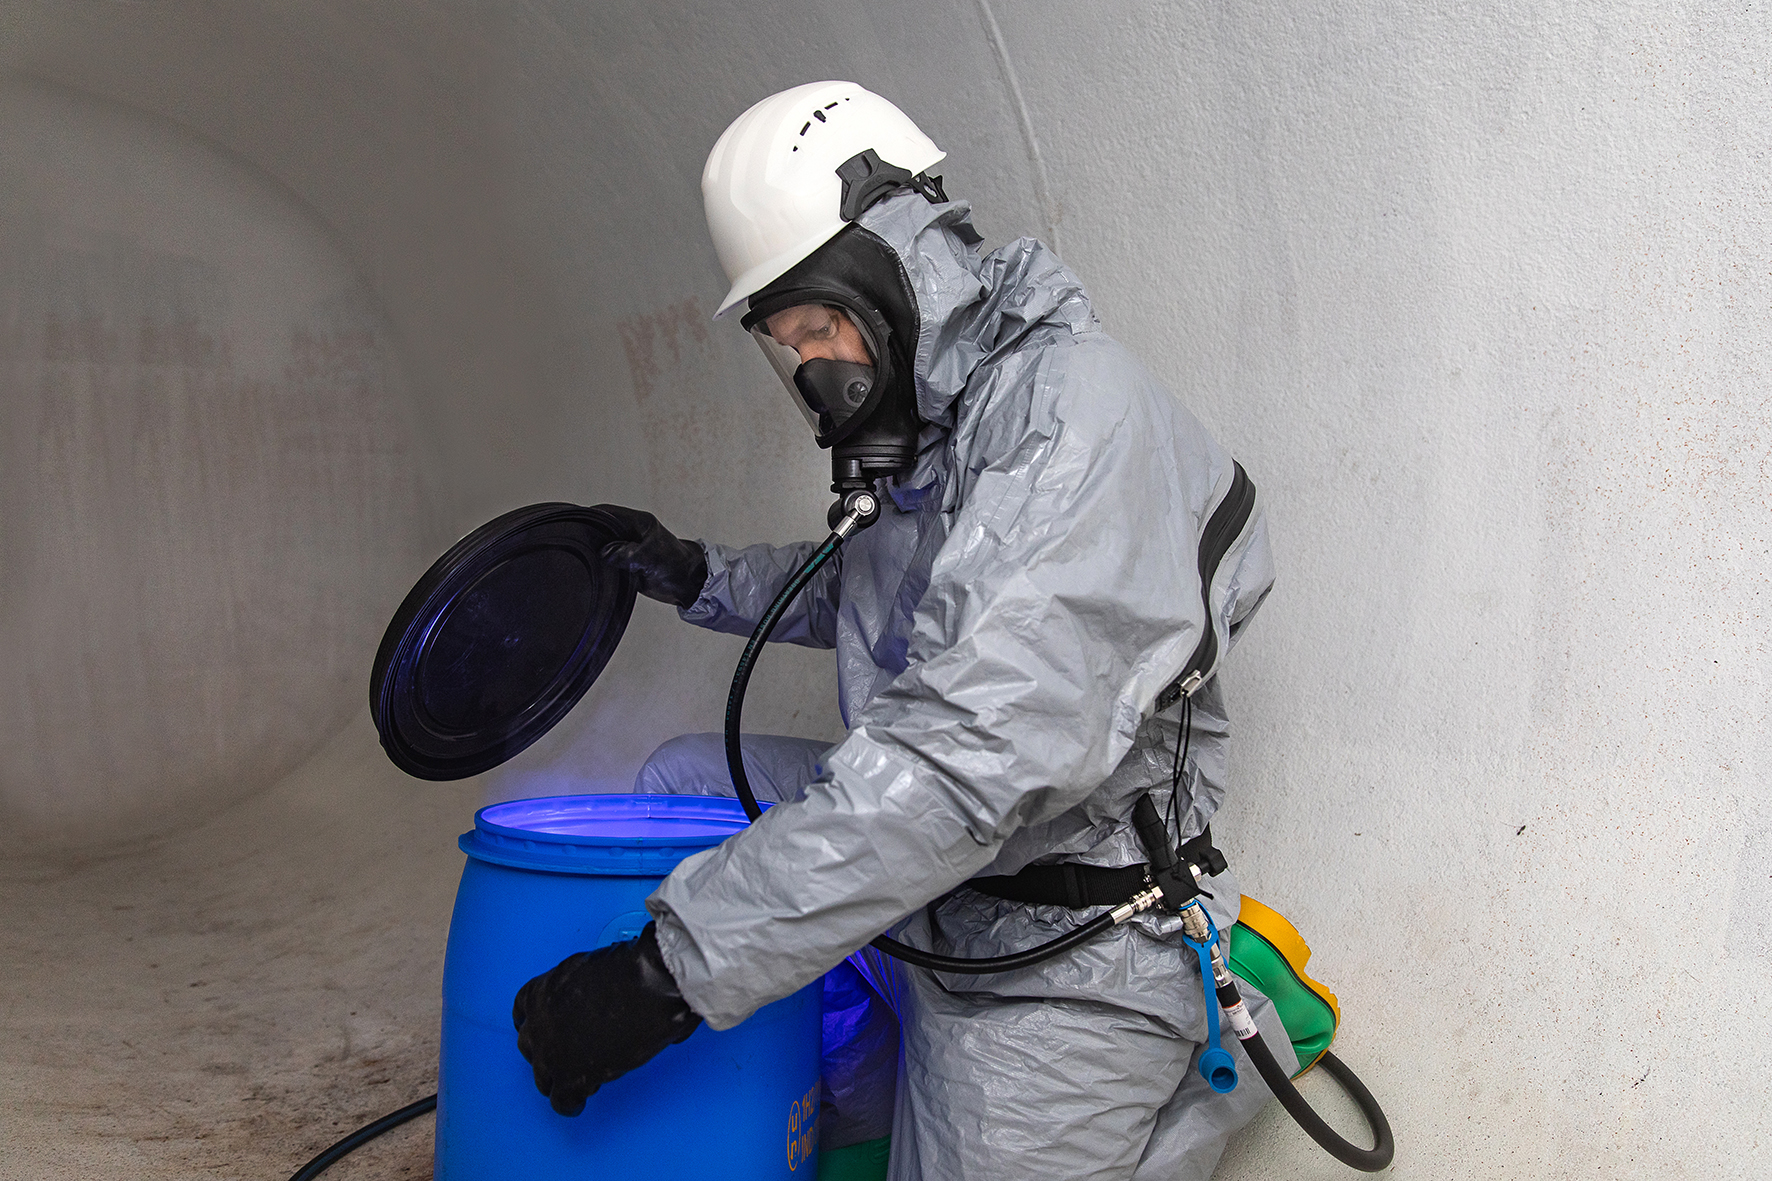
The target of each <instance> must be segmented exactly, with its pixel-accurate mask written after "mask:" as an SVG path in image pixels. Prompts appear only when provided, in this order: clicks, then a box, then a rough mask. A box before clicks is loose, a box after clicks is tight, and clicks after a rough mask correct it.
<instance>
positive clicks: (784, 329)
mask: <svg viewBox="0 0 1772 1181" xmlns="http://www.w3.org/2000/svg"><path fill="white" fill-rule="evenodd" d="M751 335H752V336H753V337H754V338H755V339H756V341H757V343H758V344H759V345H760V346H762V349H763V355H764V356H766V357H768V358H769V363H770V365H771V366H772V367H774V369H775V372H776V374H777V375H778V376H779V377H780V378H781V380H782V384H783V385H785V386H787V388H788V393H790V394H792V395H793V398H794V405H796V406H798V407H799V408H800V413H801V414H803V415H805V417H806V421H807V423H808V424H809V425H810V426H811V427H812V430H813V433H814V434H815V435H816V436H817V438H818V441H819V443H820V445H821V446H828V445H829V444H828V440H831V439H833V438H834V437H835V436H837V435H839V434H840V433H841V432H842V429H843V426H844V425H845V423H847V422H848V421H849V420H850V418H851V417H853V416H854V415H855V414H856V413H857V412H859V411H861V410H862V408H863V407H864V406H865V405H866V403H867V401H868V395H869V394H870V393H871V392H872V391H873V385H874V376H875V374H874V359H873V342H872V341H870V340H869V338H868V336H867V335H866V334H865V333H864V332H863V331H862V329H861V328H860V327H859V326H858V325H857V324H856V322H855V321H854V320H852V319H851V318H850V317H849V316H848V315H847V314H845V313H844V312H843V311H842V310H841V309H839V308H834V307H829V306H827V305H825V304H816V303H806V304H798V305H796V306H794V307H791V308H786V309H783V310H782V311H779V312H776V313H775V314H774V315H772V316H770V317H769V318H768V319H767V320H765V321H764V322H763V323H761V324H757V325H755V326H754V327H752V328H751Z"/></svg>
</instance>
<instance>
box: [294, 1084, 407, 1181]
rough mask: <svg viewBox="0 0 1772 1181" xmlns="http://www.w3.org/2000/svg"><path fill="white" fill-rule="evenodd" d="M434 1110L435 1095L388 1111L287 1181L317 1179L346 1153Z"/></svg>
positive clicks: (302, 1168)
mask: <svg viewBox="0 0 1772 1181" xmlns="http://www.w3.org/2000/svg"><path fill="white" fill-rule="evenodd" d="M436 1108H437V1097H436V1096H435V1095H427V1096H425V1097H424V1098H423V1099H420V1100H419V1101H418V1102H417V1103H409V1104H407V1105H406V1106H405V1107H402V1108H401V1109H400V1110H399V1111H390V1112H389V1113H388V1114H386V1115H384V1116H382V1117H381V1118H380V1119H378V1120H376V1121H375V1122H374V1123H370V1124H364V1125H363V1126H362V1127H360V1128H358V1129H357V1130H356V1131H355V1132H352V1133H351V1134H350V1135H349V1136H346V1137H345V1138H344V1139H343V1140H340V1141H339V1142H338V1143H337V1144H334V1145H333V1146H332V1147H331V1148H328V1149H327V1150H326V1151H325V1152H322V1153H321V1154H320V1155H319V1156H317V1157H315V1158H314V1159H313V1160H311V1161H309V1162H308V1163H307V1164H305V1165H303V1166H302V1167H301V1168H299V1169H297V1170H296V1171H295V1174H294V1175H293V1176H292V1177H290V1178H289V1181H314V1178H315V1177H318V1176H319V1175H320V1174H321V1173H323V1172H325V1171H326V1169H327V1167H328V1166H330V1165H331V1164H332V1163H333V1162H335V1161H337V1160H338V1159H339V1158H340V1157H342V1156H344V1155H345V1154H346V1153H347V1152H351V1151H354V1150H355V1149H358V1148H361V1147H363V1145H365V1144H367V1143H369V1142H370V1141H371V1140H373V1139H375V1138H376V1137H377V1136H379V1135H381V1134H382V1133H383V1132H386V1131H389V1130H391V1129H393V1128H397V1127H399V1126H400V1125H401V1124H403V1123H405V1122H406V1121H407V1120H409V1119H412V1118H414V1117H416V1116H421V1115H423V1114H424V1113H425V1112H427V1111H435V1110H436Z"/></svg>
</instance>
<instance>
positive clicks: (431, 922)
mask: <svg viewBox="0 0 1772 1181" xmlns="http://www.w3.org/2000/svg"><path fill="white" fill-rule="evenodd" d="M476 802H477V792H476V790H475V788H474V787H472V786H466V787H464V786H443V787H440V786H436V785H429V784H426V785H420V784H417V783H414V782H413V781H411V780H409V779H407V778H406V777H405V776H403V775H402V774H400V773H399V772H398V771H396V770H395V769H394V768H393V766H392V765H391V764H389V763H388V762H387V760H386V758H385V757H383V755H382V753H381V749H380V747H379V746H378V745H377V744H376V741H375V733H374V730H373V729H372V728H371V727H370V726H369V724H368V722H367V720H366V719H365V720H359V721H355V722H352V723H351V724H350V725H349V726H348V727H347V728H346V729H345V731H344V732H343V733H342V734H340V735H339V736H337V737H336V738H335V739H333V740H332V741H331V742H330V743H329V744H328V745H327V746H326V747H325V748H324V749H322V750H321V751H320V752H319V753H318V754H317V755H315V756H314V757H313V758H312V759H310V760H309V761H308V762H307V763H306V765H305V766H304V767H303V768H302V769H301V770H300V771H299V772H297V773H296V774H294V775H293V776H291V777H290V778H288V779H286V780H284V781H283V782H282V783H280V784H278V785H277V786H276V787H274V788H273V789H271V790H269V791H265V792H260V793H258V794H256V795H255V796H253V798H251V799H250V800H248V801H246V802H244V803H241V804H238V805H236V806H235V807H234V808H232V809H230V810H229V811H227V812H225V813H224V814H223V815H221V816H218V817H216V818H215V819H213V820H211V821H209V822H208V823H193V824H191V825H190V826H189V827H188V828H186V829H183V830H181V831H178V832H174V833H169V834H163V835H162V836H160V837H158V838H154V839H152V840H149V841H145V842H142V843H139V844H137V845H135V846H133V847H126V848H121V849H113V850H112V851H111V852H110V853H108V854H107V855H105V856H102V857H94V858H90V859H77V860H68V861H64V862H62V863H60V864H57V865H53V866H51V865H45V864H42V863H38V864H35V865H30V864H26V863H23V862H21V861H20V860H18V859H16V858H15V859H13V860H11V861H9V862H7V863H5V864H3V865H0V912H3V913H4V914H5V915H6V923H5V924H4V926H3V927H0V963H4V964H5V965H6V968H5V977H6V979H5V990H4V996H5V1001H4V1005H3V1006H0V1039H3V1040H0V1045H3V1046H4V1054H0V1177H6V1178H9V1179H10V1178H17V1179H18V1181H27V1179H29V1181H63V1179H65V1181H87V1179H90V1178H94V1177H116V1178H125V1177H127V1178H141V1179H148V1178H168V1179H170V1178H189V1177H226V1178H282V1177H287V1176H289V1174H290V1173H292V1172H294V1171H295V1169H296V1168H297V1167H298V1166H300V1165H301V1164H302V1163H303V1162H305V1161H306V1160H307V1159H308V1158H309V1157H311V1156H312V1155H313V1154H314V1153H316V1152H318V1151H320V1149H322V1148H324V1147H326V1145H327V1144H329V1143H331V1142H332V1141H333V1140H335V1139H337V1138H338V1137H339V1136H342V1135H343V1134H344V1133H346V1132H348V1131H350V1130H351V1129H353V1128H355V1127H358V1126H360V1125H362V1124H364V1123H367V1122H368V1121H369V1120H370V1119H372V1118H375V1117H376V1116H379V1115H382V1114H384V1113H385V1112H387V1111H389V1110H392V1109H393V1108H396V1107H399V1106H402V1105H403V1104H405V1103H408V1102H411V1101H413V1100H415V1099H419V1098H421V1097H423V1096H424V1095H427V1094H430V1093H431V1092H433V1091H434V1090H435V1089H436V1077H437V1064H436V1054H437V1022H438V1014H439V1005H438V982H439V980H440V978H441V972H442V965H443V943H444V937H445V933H446V931H447V930H448V924H449V908H450V905H451V902H452V899H453V897H454V886H455V880H456V877H457V876H458V875H459V874H460V872H461V862H462V855H461V853H460V852H459V851H458V850H457V849H456V847H455V836H456V834H457V833H459V832H461V831H462V830H463V829H465V828H467V827H469V826H470V825H471V824H472V813H473V807H474V805H475V803H476ZM330 1175H332V1174H329V1176H330ZM336 1175H337V1176H338V1177H339V1178H341V1179H348V1178H351V1177H359V1178H368V1177H376V1178H392V1177H428V1176H430V1130H429V1117H424V1118H422V1119H420V1120H419V1121H418V1122H417V1123H415V1124H414V1125H412V1126H411V1127H409V1128H406V1129H402V1130H400V1131H398V1132H395V1133H390V1134H389V1136H388V1137H387V1142H386V1143H385V1144H378V1145H376V1146H375V1147H374V1148H372V1149H367V1148H366V1149H364V1150H363V1151H362V1155H361V1159H359V1158H357V1157H353V1158H352V1160H351V1161H350V1162H348V1167H347V1165H346V1164H340V1165H339V1166H336Z"/></svg>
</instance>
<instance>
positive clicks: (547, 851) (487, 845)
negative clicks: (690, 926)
mask: <svg viewBox="0 0 1772 1181" xmlns="http://www.w3.org/2000/svg"><path fill="white" fill-rule="evenodd" d="M763 806H764V807H765V808H767V807H768V806H769V805H768V804H764V805H763ZM749 823H750V821H749V820H748V819H746V817H745V814H744V806H743V805H742V804H740V803H739V802H738V801H737V800H733V799H727V798H725V797H724V796H665V795H586V796H541V797H539V798H536V799H530V800H506V801H505V802H504V803H501V804H488V805H487V806H486V807H484V808H481V809H480V810H479V811H478V812H476V813H474V829H473V831H472V832H465V833H463V834H462V835H461V841H460V844H461V850H462V852H464V853H466V854H467V855H468V856H469V857H473V858H477V859H478V860H480V861H490V862H492V863H493V864H495V865H509V866H513V867H515V868H517V869H539V870H544V871H547V872H550V873H582V874H609V875H614V876H621V877H663V876H664V875H665V874H668V873H670V872H671V870H673V869H675V868H676V866H677V862H679V861H681V860H683V859H684V858H685V857H688V856H689V855H690V854H691V853H698V852H700V851H701V850H703V849H709V848H712V847H713V846H715V845H717V844H719V843H720V842H721V841H723V840H725V839H726V838H727V837H729V836H731V835H732V834H733V833H735V832H737V831H739V830H740V829H741V828H744V827H745V826H746V825H747V824H749Z"/></svg>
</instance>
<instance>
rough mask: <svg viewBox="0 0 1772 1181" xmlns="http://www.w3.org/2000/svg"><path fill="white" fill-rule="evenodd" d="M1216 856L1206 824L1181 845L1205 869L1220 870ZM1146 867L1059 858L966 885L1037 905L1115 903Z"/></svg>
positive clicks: (1140, 885) (1140, 883)
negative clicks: (1214, 860) (1051, 863)
mask: <svg viewBox="0 0 1772 1181" xmlns="http://www.w3.org/2000/svg"><path fill="white" fill-rule="evenodd" d="M1208 852H1211V853H1212V854H1213V855H1214V856H1216V853H1217V850H1215V849H1213V848H1212V829H1211V828H1207V829H1206V830H1205V831H1204V832H1202V833H1201V834H1200V835H1199V836H1197V837H1194V838H1193V839H1192V840H1190V841H1188V842H1187V843H1186V844H1184V845H1183V846H1182V847H1181V855H1182V859H1183V860H1184V861H1191V862H1193V863H1194V864H1195V865H1198V866H1200V868H1201V869H1203V870H1205V871H1206V872H1208V873H1213V872H1222V871H1223V868H1224V866H1223V863H1222V860H1219V862H1218V864H1217V865H1216V867H1215V866H1214V864H1213V862H1212V861H1211V860H1208V858H1207V857H1206V854H1207V853H1208ZM1146 872H1147V867H1146V866H1145V865H1144V864H1142V863H1140V864H1138V865H1122V866H1118V867H1115V868H1111V869H1110V868H1108V867H1106V866H1102V865H1077V864H1075V863H1074V862H1068V861H1061V862H1059V863H1058V864H1057V865H1030V866H1028V867H1027V868H1026V869H1024V870H1022V871H1021V872H1020V873H1017V874H1010V875H1007V876H993V877H984V878H972V879H971V880H970V881H968V882H967V883H966V885H967V886H968V887H969V888H971V889H974V890H977V891H978V892H979V893H980V894H989V895H990V896H991V897H992V898H1002V899H1005V900H1007V901H1009V902H1031V903H1034V904H1035V905H1039V906H1068V907H1070V908H1072V909H1073V910H1082V909H1083V908H1084V907H1088V906H1118V905H1120V903H1122V902H1125V901H1127V900H1128V899H1129V898H1131V897H1132V896H1133V895H1134V894H1136V893H1138V892H1139V891H1140V890H1142V889H1144V885H1145V877H1146Z"/></svg>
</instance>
